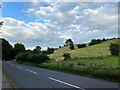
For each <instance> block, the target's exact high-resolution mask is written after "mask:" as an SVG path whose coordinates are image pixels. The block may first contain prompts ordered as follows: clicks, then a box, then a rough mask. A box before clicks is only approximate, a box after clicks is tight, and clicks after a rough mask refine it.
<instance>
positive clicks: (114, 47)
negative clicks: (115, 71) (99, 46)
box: [109, 43, 119, 55]
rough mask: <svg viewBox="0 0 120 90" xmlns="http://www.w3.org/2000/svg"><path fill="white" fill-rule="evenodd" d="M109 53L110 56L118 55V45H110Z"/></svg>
mask: <svg viewBox="0 0 120 90" xmlns="http://www.w3.org/2000/svg"><path fill="white" fill-rule="evenodd" d="M109 47H110V52H111V54H112V55H119V45H118V44H112V43H111V44H110V46H109Z"/></svg>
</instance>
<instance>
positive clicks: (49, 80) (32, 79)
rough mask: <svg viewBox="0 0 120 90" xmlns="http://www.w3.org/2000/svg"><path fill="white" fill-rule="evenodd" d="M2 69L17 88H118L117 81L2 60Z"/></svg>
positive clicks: (102, 89) (87, 89)
mask: <svg viewBox="0 0 120 90" xmlns="http://www.w3.org/2000/svg"><path fill="white" fill-rule="evenodd" d="M2 67H3V70H4V71H5V72H7V74H8V75H9V77H10V78H11V80H12V81H13V82H14V83H15V84H16V85H17V86H18V87H19V88H63V89H65V88H66V89H67V88H68V89H71V90H73V88H74V89H80V90H89V88H91V89H90V90H92V89H93V90H98V88H101V89H100V90H106V89H107V88H108V89H107V90H118V89H115V88H118V83H113V82H109V81H105V80H99V79H94V78H89V77H85V76H78V75H74V74H67V73H62V72H58V71H52V70H47V69H43V68H37V67H31V66H27V65H22V64H16V63H14V62H3V66H2Z"/></svg>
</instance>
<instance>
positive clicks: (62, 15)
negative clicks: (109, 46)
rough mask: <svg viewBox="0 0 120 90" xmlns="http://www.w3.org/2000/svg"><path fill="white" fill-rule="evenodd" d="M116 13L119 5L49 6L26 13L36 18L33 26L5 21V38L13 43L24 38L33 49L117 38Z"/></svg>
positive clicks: (82, 4) (64, 3)
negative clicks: (66, 41)
mask: <svg viewBox="0 0 120 90" xmlns="http://www.w3.org/2000/svg"><path fill="white" fill-rule="evenodd" d="M117 9H118V7H117V3H78V2H77V3H70V2H62V3H60V2H50V3H49V4H47V5H43V6H39V7H37V8H29V9H28V10H26V11H25V10H24V13H27V14H28V16H30V17H31V18H32V17H35V18H36V20H35V21H33V22H29V23H24V22H23V21H19V20H15V19H13V18H8V17H6V18H3V20H4V21H5V24H4V26H3V37H5V38H7V39H8V40H10V41H11V42H12V43H15V41H17V40H18V39H19V38H21V39H22V41H23V43H25V45H26V46H27V47H32V48H33V47H34V46H36V45H40V46H42V47H44V48H46V47H48V46H50V47H58V46H59V45H63V44H64V41H65V39H67V38H72V39H73V41H74V43H83V42H88V41H90V40H91V39H93V38H103V37H106V38H111V37H117V35H118V28H117V27H118V10H117ZM15 26H16V27H15Z"/></svg>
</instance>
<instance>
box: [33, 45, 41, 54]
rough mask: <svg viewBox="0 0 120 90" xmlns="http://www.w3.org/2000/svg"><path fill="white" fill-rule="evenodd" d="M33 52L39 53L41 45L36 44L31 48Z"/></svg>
mask: <svg viewBox="0 0 120 90" xmlns="http://www.w3.org/2000/svg"><path fill="white" fill-rule="evenodd" d="M33 52H34V53H40V52H41V47H40V46H36V48H35V49H34V50H33Z"/></svg>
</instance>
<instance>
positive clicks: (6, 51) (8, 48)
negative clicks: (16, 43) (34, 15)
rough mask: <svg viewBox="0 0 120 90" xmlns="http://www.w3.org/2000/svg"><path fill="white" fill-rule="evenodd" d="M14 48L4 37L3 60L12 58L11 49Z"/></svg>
mask: <svg viewBox="0 0 120 90" xmlns="http://www.w3.org/2000/svg"><path fill="white" fill-rule="evenodd" d="M12 50H13V47H12V45H10V44H9V42H8V41H7V40H5V39H3V38H2V60H10V59H11V56H12V55H11V51H12Z"/></svg>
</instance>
